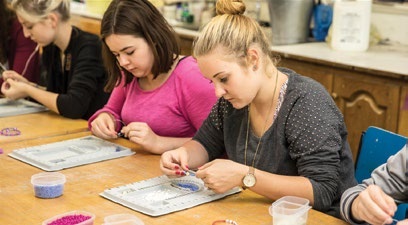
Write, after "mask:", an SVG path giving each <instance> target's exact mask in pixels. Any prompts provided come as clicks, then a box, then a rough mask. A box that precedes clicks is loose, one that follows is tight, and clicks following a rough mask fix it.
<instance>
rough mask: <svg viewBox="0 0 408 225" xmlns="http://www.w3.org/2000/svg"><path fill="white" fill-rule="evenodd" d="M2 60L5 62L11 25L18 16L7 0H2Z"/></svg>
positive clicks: (0, 33)
mask: <svg viewBox="0 0 408 225" xmlns="http://www.w3.org/2000/svg"><path fill="white" fill-rule="evenodd" d="M0 1H1V6H0V18H1V19H0V62H1V63H5V62H6V61H7V55H8V51H9V49H8V42H9V40H10V36H9V35H10V27H11V26H12V24H13V20H14V19H15V18H16V15H15V13H14V12H13V11H12V10H11V9H10V8H9V7H8V6H7V0H0Z"/></svg>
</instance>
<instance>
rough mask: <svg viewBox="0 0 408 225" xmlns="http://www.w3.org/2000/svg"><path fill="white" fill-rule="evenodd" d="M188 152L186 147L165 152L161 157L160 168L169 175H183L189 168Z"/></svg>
mask: <svg viewBox="0 0 408 225" xmlns="http://www.w3.org/2000/svg"><path fill="white" fill-rule="evenodd" d="M187 162H188V154H187V151H186V150H185V148H184V147H180V148H178V149H175V150H171V151H167V152H164V153H163V154H162V156H161V158H160V169H161V170H162V171H163V173H164V174H166V175H167V176H170V177H173V176H183V175H184V173H183V171H186V170H189V168H188V165H187Z"/></svg>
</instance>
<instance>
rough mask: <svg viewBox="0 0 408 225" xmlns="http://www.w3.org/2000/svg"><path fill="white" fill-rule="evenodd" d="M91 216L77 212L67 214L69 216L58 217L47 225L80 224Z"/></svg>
mask: <svg viewBox="0 0 408 225" xmlns="http://www.w3.org/2000/svg"><path fill="white" fill-rule="evenodd" d="M90 218H91V216H85V215H81V214H75V215H67V216H63V217H61V218H59V219H56V220H54V221H52V222H50V223H48V224H47V225H74V224H78V223H81V222H84V221H86V220H88V219H90Z"/></svg>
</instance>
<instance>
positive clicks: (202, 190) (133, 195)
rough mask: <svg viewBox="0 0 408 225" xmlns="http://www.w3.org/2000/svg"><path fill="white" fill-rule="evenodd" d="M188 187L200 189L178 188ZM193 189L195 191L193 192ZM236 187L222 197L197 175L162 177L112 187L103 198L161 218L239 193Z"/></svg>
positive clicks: (105, 192) (103, 194)
mask: <svg viewBox="0 0 408 225" xmlns="http://www.w3.org/2000/svg"><path fill="white" fill-rule="evenodd" d="M177 184H182V185H181V186H183V185H185V184H187V186H189V185H190V187H191V185H192V186H194V187H198V189H195V188H192V189H190V190H188V189H187V188H186V189H184V190H183V189H179V188H177V187H175V186H177ZM193 189H194V190H193ZM240 191H241V189H240V188H238V187H236V188H233V189H231V190H229V191H227V192H225V193H223V194H217V193H215V192H213V191H212V190H209V189H207V188H206V187H205V186H204V183H203V181H202V180H201V179H198V178H196V177H195V176H194V175H190V176H185V177H181V178H173V179H170V178H168V177H167V176H165V175H163V176H159V177H155V178H152V179H148V180H143V181H140V182H135V183H131V184H127V185H123V186H118V187H114V188H110V189H107V190H105V191H104V192H102V193H100V195H101V196H103V197H105V198H107V199H109V200H111V201H113V202H116V203H118V204H121V205H123V206H126V207H128V208H131V209H133V210H136V211H139V212H141V213H144V214H147V215H150V216H160V215H164V214H168V213H171V212H175V211H180V210H183V209H187V208H191V207H194V206H197V205H200V204H203V203H207V202H211V201H214V200H217V199H220V198H223V197H225V196H228V195H232V194H235V193H238V192H240Z"/></svg>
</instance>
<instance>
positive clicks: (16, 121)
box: [0, 111, 88, 148]
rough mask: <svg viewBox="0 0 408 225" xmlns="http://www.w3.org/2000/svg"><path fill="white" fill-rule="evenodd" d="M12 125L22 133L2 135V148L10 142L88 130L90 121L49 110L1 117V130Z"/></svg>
mask: <svg viewBox="0 0 408 225" xmlns="http://www.w3.org/2000/svg"><path fill="white" fill-rule="evenodd" d="M10 127H15V128H17V129H18V130H19V131H21V134H20V135H18V136H3V135H0V148H1V147H2V145H3V144H5V143H9V142H16V141H22V140H30V139H35V138H43V137H49V136H55V135H62V134H70V133H77V132H83V131H87V130H88V122H87V121H86V120H83V119H75V120H74V119H68V118H66V117H63V116H61V115H58V114H56V113H54V112H51V111H47V112H40V113H30V114H24V115H18V116H9V117H2V118H0V130H1V129H3V128H10Z"/></svg>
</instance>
